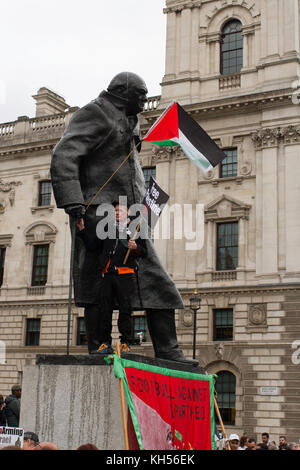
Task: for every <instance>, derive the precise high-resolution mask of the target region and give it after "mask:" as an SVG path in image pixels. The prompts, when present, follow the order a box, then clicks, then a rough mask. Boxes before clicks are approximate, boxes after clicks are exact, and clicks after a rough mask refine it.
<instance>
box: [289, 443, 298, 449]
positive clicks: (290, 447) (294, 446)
mask: <svg viewBox="0 0 300 470" xmlns="http://www.w3.org/2000/svg"><path fill="white" fill-rule="evenodd" d="M288 450H298V444H296V442H291V443H290V444H289V445H288Z"/></svg>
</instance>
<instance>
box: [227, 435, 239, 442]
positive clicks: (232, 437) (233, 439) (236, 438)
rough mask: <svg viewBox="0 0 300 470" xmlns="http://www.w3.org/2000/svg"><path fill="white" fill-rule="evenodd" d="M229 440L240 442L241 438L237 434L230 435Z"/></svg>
mask: <svg viewBox="0 0 300 470" xmlns="http://www.w3.org/2000/svg"><path fill="white" fill-rule="evenodd" d="M228 440H229V441H235V440H236V441H239V440H240V438H239V436H238V435H237V434H230V436H229V439H228Z"/></svg>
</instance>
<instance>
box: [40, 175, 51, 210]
mask: <svg viewBox="0 0 300 470" xmlns="http://www.w3.org/2000/svg"><path fill="white" fill-rule="evenodd" d="M50 202H51V181H40V182H39V198H38V205H39V206H50Z"/></svg>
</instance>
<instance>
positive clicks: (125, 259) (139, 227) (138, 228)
mask: <svg viewBox="0 0 300 470" xmlns="http://www.w3.org/2000/svg"><path fill="white" fill-rule="evenodd" d="M141 223H142V219H141V221H140V222H139V223H138V225H137V227H136V230H135V234H134V235H133V238H132V239H131V240H135V239H136V237H137V234H138V233H139V231H140V230H141ZM129 254H130V249H129V248H128V250H127V253H126V256H125V258H124V261H123V264H126V263H127V260H128V256H129Z"/></svg>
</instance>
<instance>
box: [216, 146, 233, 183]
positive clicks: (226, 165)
mask: <svg viewBox="0 0 300 470" xmlns="http://www.w3.org/2000/svg"><path fill="white" fill-rule="evenodd" d="M223 151H224V153H225V154H226V155H227V157H226V158H225V159H224V160H223V161H222V162H221V163H220V178H228V177H229V176H237V149H236V148H234V149H224V150H223Z"/></svg>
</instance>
